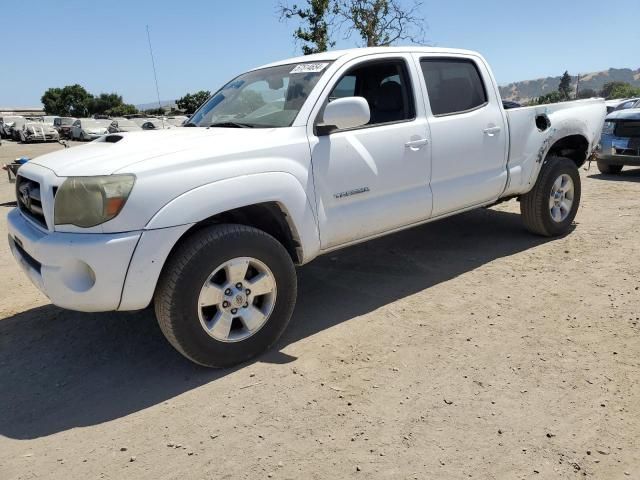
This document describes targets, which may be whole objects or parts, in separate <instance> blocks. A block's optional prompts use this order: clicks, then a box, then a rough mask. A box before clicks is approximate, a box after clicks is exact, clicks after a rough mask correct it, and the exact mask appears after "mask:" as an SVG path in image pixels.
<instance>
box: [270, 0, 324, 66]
mask: <svg viewBox="0 0 640 480" xmlns="http://www.w3.org/2000/svg"><path fill="white" fill-rule="evenodd" d="M306 2H307V4H306V6H305V7H301V6H298V5H293V6H292V7H289V6H287V5H286V4H280V5H279V6H278V10H279V12H280V18H281V19H286V20H290V19H292V18H294V17H295V18H297V19H299V20H300V22H301V23H303V24H305V26H304V27H303V26H299V27H298V29H297V30H296V31H295V32H294V33H293V36H294V37H295V38H296V39H298V40H301V41H302V42H304V43H303V44H302V52H303V53H304V54H305V55H311V54H312V53H319V52H326V51H327V49H328V48H329V47H333V46H334V45H335V42H333V41H331V39H330V37H329V24H330V23H332V21H333V16H332V14H335V8H336V4H335V3H333V0H306Z"/></svg>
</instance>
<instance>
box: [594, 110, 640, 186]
mask: <svg viewBox="0 0 640 480" xmlns="http://www.w3.org/2000/svg"><path fill="white" fill-rule="evenodd" d="M634 105H637V107H639V108H623V109H620V110H616V111H614V112H612V113H610V114H609V115H607V118H606V119H605V121H604V127H603V129H602V136H601V138H600V149H599V150H598V152H597V160H598V170H600V172H601V173H610V174H615V173H620V172H621V171H622V168H623V167H624V166H625V165H630V166H635V167H640V102H638V101H636V102H635V103H634Z"/></svg>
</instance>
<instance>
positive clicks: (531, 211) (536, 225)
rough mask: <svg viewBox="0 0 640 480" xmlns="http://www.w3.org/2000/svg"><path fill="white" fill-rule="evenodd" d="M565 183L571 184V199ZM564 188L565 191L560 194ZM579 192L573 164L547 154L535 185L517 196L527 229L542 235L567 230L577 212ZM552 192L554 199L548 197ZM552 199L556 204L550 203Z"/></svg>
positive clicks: (558, 234)
mask: <svg viewBox="0 0 640 480" xmlns="http://www.w3.org/2000/svg"><path fill="white" fill-rule="evenodd" d="M569 179H570V180H571V182H569ZM563 181H564V182H565V183H564V184H563V185H564V186H563V187H562V188H561V189H560V190H559V191H558V193H557V194H556V195H554V192H556V189H557V185H558V184H559V183H560V184H562V182H563ZM558 182H559V183H558ZM569 186H571V187H572V190H571V198H569V194H568V189H569ZM564 190H567V192H566V193H564V196H563V193H562V192H563V191H564ZM581 191H582V189H581V184H580V173H579V172H578V167H577V166H576V164H575V163H574V162H573V161H572V160H570V159H568V158H564V157H547V159H546V160H545V162H544V164H543V165H542V170H541V172H540V174H539V175H538V180H537V181H536V184H535V186H534V187H533V189H532V190H531V191H530V192H528V193H526V194H525V195H523V196H522V197H521V198H520V213H521V214H522V219H523V221H524V225H525V227H526V228H527V230H529V231H530V232H532V233H535V234H537V235H542V236H545V237H557V236H560V235H564V234H565V233H567V232H568V231H569V228H570V227H571V223H572V222H573V220H574V219H575V217H576V213H577V212H578V207H579V206H580V195H581ZM552 195H554V198H555V199H552V198H551V197H552ZM569 200H570V202H569ZM556 201H559V202H560V203H558V204H555V203H554V205H553V207H552V202H556ZM558 205H564V206H569V208H562V207H560V206H558ZM558 212H560V213H558ZM554 215H555V218H554Z"/></svg>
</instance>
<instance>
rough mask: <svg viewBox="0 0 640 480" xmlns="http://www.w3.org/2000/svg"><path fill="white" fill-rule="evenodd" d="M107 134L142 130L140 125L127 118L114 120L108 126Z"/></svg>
mask: <svg viewBox="0 0 640 480" xmlns="http://www.w3.org/2000/svg"><path fill="white" fill-rule="evenodd" d="M108 130H109V133H121V132H137V131H139V130H142V128H141V127H140V125H138V124H137V123H135V122H134V121H133V120H129V119H128V118H114V119H113V121H112V122H111V125H109V128H108Z"/></svg>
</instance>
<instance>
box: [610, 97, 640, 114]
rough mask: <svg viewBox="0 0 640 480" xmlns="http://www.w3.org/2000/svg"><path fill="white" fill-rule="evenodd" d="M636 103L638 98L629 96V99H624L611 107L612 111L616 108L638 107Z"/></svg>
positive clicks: (639, 102)
mask: <svg viewBox="0 0 640 480" xmlns="http://www.w3.org/2000/svg"><path fill="white" fill-rule="evenodd" d="M638 104H640V98H630V99H629V100H625V101H624V102H621V103H620V104H618V106H617V107H615V108H614V109H613V111H614V112H617V111H618V110H627V109H629V108H638Z"/></svg>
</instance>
